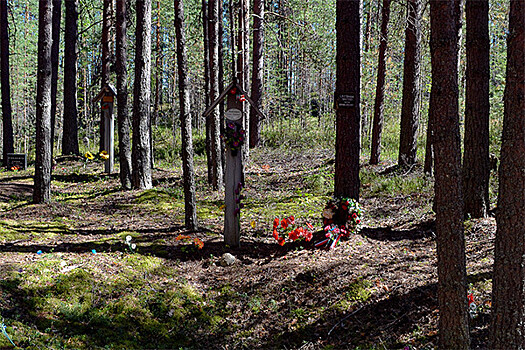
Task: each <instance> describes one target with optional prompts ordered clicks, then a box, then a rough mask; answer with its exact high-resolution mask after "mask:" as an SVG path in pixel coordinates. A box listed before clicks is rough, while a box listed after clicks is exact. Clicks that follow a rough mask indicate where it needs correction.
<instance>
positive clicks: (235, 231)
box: [204, 80, 265, 247]
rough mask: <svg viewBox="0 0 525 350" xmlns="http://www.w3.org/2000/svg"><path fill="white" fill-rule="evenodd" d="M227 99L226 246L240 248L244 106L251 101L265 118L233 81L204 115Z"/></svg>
mask: <svg viewBox="0 0 525 350" xmlns="http://www.w3.org/2000/svg"><path fill="white" fill-rule="evenodd" d="M225 98H226V113H225V115H224V116H225V121H226V125H225V126H224V130H225V131H224V135H223V136H224V142H225V144H226V154H225V158H226V169H225V180H224V205H225V208H224V243H225V244H226V245H228V246H230V247H238V246H239V245H240V241H241V232H240V231H241V230H240V228H241V225H240V212H241V207H242V205H241V199H242V188H243V186H244V173H243V169H244V168H243V164H242V158H243V157H242V143H243V142H242V141H245V140H246V135H244V134H243V132H244V130H243V129H242V126H243V118H245V117H246V116H244V115H243V103H244V102H245V101H248V103H250V105H251V106H252V107H253V109H254V110H255V112H256V113H257V114H259V115H260V116H261V118H263V119H264V118H265V116H264V114H263V113H262V112H261V111H260V110H259V109H258V108H257V106H256V105H255V103H254V102H253V100H252V99H251V98H250V97H249V96H248V94H246V92H244V90H243V89H242V87H241V86H240V85H239V84H238V83H237V82H236V81H235V80H234V82H233V83H231V84H230V85H229V86H228V87H227V88H226V89H225V90H224V91H223V92H222V93H221V94H220V95H219V97H218V98H217V99H216V100H215V101H213V103H212V104H211V105H210V107H208V109H206V111H204V116H205V117H208V116H209V115H210V113H211V112H212V111H213V109H214V108H215V107H217V105H218V104H219V103H220V102H221V101H223V100H224V99H225Z"/></svg>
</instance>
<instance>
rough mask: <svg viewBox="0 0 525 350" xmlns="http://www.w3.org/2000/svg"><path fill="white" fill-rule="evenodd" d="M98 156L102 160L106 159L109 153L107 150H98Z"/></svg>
mask: <svg viewBox="0 0 525 350" xmlns="http://www.w3.org/2000/svg"><path fill="white" fill-rule="evenodd" d="M100 158H101V159H104V160H108V159H109V154H108V152H106V151H102V152H100Z"/></svg>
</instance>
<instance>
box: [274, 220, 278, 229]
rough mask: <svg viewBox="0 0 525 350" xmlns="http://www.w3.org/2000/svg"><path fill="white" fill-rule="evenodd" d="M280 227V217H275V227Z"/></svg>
mask: <svg viewBox="0 0 525 350" xmlns="http://www.w3.org/2000/svg"><path fill="white" fill-rule="evenodd" d="M277 227H279V218H275V219H273V228H274V229H276V228H277Z"/></svg>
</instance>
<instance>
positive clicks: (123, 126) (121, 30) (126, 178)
mask: <svg viewBox="0 0 525 350" xmlns="http://www.w3.org/2000/svg"><path fill="white" fill-rule="evenodd" d="M116 17H117V24H116V30H117V33H116V39H117V40H116V44H117V47H116V49H117V50H116V70H117V107H118V109H117V125H118V147H119V152H118V153H119V162H120V183H121V184H122V188H123V189H125V190H130V189H131V140H130V120H129V113H128V110H129V106H128V72H127V68H126V67H127V61H128V48H127V22H126V18H127V4H126V0H117V12H116Z"/></svg>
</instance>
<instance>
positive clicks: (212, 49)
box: [208, 0, 224, 190]
mask: <svg viewBox="0 0 525 350" xmlns="http://www.w3.org/2000/svg"><path fill="white" fill-rule="evenodd" d="M217 1H218V0H209V1H208V36H209V61H210V103H213V101H215V100H216V99H217V97H219V45H218V32H219V26H218V20H219V6H218V3H217ZM208 118H210V123H211V124H210V139H209V142H210V158H211V164H209V166H211V169H210V170H211V171H210V175H211V185H212V187H213V189H215V190H218V189H222V188H223V186H224V183H223V175H224V174H223V166H222V153H221V152H222V151H221V139H220V131H221V126H220V118H219V108H218V107H215V108H214V109H213V111H212V112H211V114H210V115H209V116H208Z"/></svg>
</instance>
